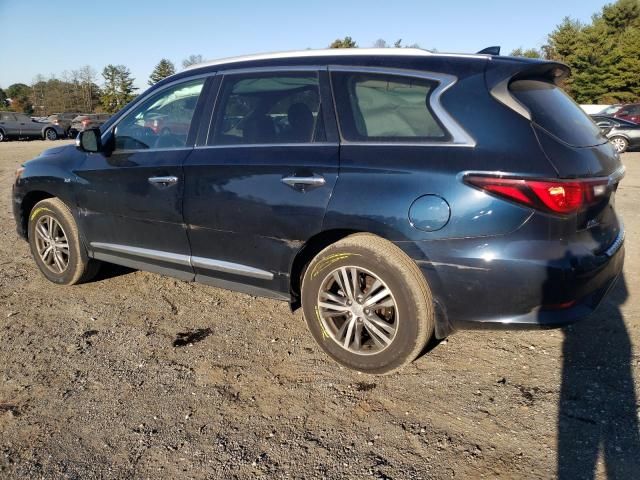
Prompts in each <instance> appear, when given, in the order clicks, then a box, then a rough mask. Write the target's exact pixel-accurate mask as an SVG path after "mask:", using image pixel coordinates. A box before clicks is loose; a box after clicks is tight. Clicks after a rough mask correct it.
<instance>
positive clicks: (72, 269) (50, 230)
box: [28, 198, 99, 285]
mask: <svg viewBox="0 0 640 480" xmlns="http://www.w3.org/2000/svg"><path fill="white" fill-rule="evenodd" d="M28 234H29V246H30V247H31V254H32V255H33V258H34V260H35V262H36V264H37V265H38V268H39V269H40V271H41V272H42V274H43V275H44V276H45V277H46V278H47V279H48V280H50V281H52V282H54V283H58V284H61V285H74V284H76V283H82V282H86V281H88V280H90V279H91V278H93V277H94V276H95V274H96V273H97V272H98V268H99V262H97V261H95V260H92V259H90V258H89V256H88V255H87V252H86V250H85V249H84V247H83V246H82V243H81V241H80V236H79V234H78V227H77V226H76V222H75V220H74V218H73V215H72V214H71V211H70V210H69V207H67V206H66V205H65V204H64V202H62V201H61V200H59V199H57V198H48V199H46V200H42V201H41V202H38V203H37V204H36V205H35V206H34V207H33V210H31V213H30V214H29V233H28Z"/></svg>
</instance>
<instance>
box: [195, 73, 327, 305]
mask: <svg viewBox="0 0 640 480" xmlns="http://www.w3.org/2000/svg"><path fill="white" fill-rule="evenodd" d="M219 78H220V79H221V81H220V83H221V85H220V88H219V92H218V95H217V100H216V108H215V112H213V120H212V126H211V128H210V129H209V132H208V138H206V137H203V138H202V139H200V138H199V139H198V146H197V147H196V149H195V150H194V153H193V154H192V155H191V156H190V157H189V158H188V159H187V160H186V161H185V176H186V179H185V199H184V215H185V222H186V223H187V224H188V226H189V238H190V241H191V249H192V255H193V258H192V263H193V266H194V270H195V273H196V280H198V281H202V282H205V283H210V284H213V285H218V286H223V287H225V286H226V287H231V288H233V289H235V290H240V291H246V292H250V293H251V292H253V293H259V294H262V295H266V296H275V297H277V298H284V299H288V298H289V295H288V294H289V271H290V268H291V262H292V260H293V258H294V255H295V254H296V253H297V252H298V250H299V249H300V247H301V246H302V245H303V243H304V242H305V241H307V240H308V239H309V238H310V237H312V236H313V235H314V234H316V233H318V232H320V231H321V228H322V221H323V217H324V212H325V210H326V207H327V204H328V202H329V198H330V196H331V192H332V191H333V187H334V185H335V183H336V180H337V176H338V162H339V146H338V138H337V128H336V126H335V119H334V115H333V111H332V107H331V105H332V102H331V100H330V99H331V93H330V90H329V86H328V75H327V72H326V69H325V70H319V69H318V68H317V67H316V68H311V69H307V68H305V69H301V70H296V69H292V70H291V71H288V70H277V71H271V72H266V71H264V70H262V71H259V72H258V71H257V72H254V73H247V71H238V72H225V73H224V75H219ZM205 133H206V132H205Z"/></svg>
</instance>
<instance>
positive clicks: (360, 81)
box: [332, 72, 450, 142]
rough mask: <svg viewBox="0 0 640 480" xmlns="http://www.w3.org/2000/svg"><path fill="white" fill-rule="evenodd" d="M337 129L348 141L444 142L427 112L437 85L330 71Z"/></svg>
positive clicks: (437, 124) (444, 134) (442, 133)
mask: <svg viewBox="0 0 640 480" xmlns="http://www.w3.org/2000/svg"><path fill="white" fill-rule="evenodd" d="M332 83H333V88H334V93H335V97H336V103H337V110H338V117H339V120H340V130H341V133H342V136H343V138H344V139H345V140H348V141H390V142H393V141H396V142H402V141H425V142H430V141H446V140H448V139H449V138H450V137H449V134H448V133H447V132H446V130H445V129H444V128H443V127H442V125H441V124H440V122H439V121H438V119H437V118H436V116H435V115H434V113H433V112H432V111H431V107H430V104H429V99H430V96H431V94H432V93H433V90H434V89H435V88H436V87H437V86H438V83H437V82H433V81H429V80H426V79H421V78H414V77H404V76H400V75H386V74H370V73H359V72H334V73H333V74H332Z"/></svg>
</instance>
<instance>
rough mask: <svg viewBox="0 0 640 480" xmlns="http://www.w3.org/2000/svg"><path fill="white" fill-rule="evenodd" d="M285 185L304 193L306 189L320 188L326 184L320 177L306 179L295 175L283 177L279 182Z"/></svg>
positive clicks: (312, 176) (315, 175)
mask: <svg viewBox="0 0 640 480" xmlns="http://www.w3.org/2000/svg"><path fill="white" fill-rule="evenodd" d="M280 181H281V182H282V183H284V184H285V185H289V186H290V187H292V188H295V189H296V190H302V191H305V190H306V189H307V188H308V187H321V186H323V185H324V184H325V183H327V182H326V180H325V179H324V177H323V176H322V175H317V174H314V175H311V176H307V177H296V176H295V175H292V176H289V177H284V178H282V179H281V180H280Z"/></svg>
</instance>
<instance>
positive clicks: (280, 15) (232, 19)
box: [0, 0, 610, 91]
mask: <svg viewBox="0 0 640 480" xmlns="http://www.w3.org/2000/svg"><path fill="white" fill-rule="evenodd" d="M606 3H610V2H607V1H604V0H536V1H535V2H526V3H525V2H522V1H518V0H484V1H479V0H450V1H444V2H443V1H442V0H439V1H432V0H415V1H405V0H386V1H377V0H368V1H361V0H323V1H313V0H297V1H293V0H263V1H249V0H235V1H226V2H218V1H215V0H209V1H207V0H107V1H103V2H71V3H68V4H66V5H65V4H63V3H56V2H53V3H52V2H51V1H50V0H47V1H41V0H0V45H1V46H2V54H0V88H6V87H8V86H9V85H11V84H13V83H16V82H22V83H27V84H30V83H32V81H33V79H34V77H35V76H36V75H37V74H43V75H44V76H45V77H49V76H50V75H55V76H56V77H58V78H59V77H61V76H62V74H63V72H64V71H65V70H66V71H71V70H75V69H78V68H80V67H81V66H83V65H91V66H92V67H93V68H94V69H95V70H96V71H97V72H98V77H99V82H98V83H102V77H101V76H100V75H99V73H100V72H101V71H102V69H103V68H104V66H105V65H107V64H109V63H113V64H122V65H126V66H127V67H128V68H129V69H130V70H131V72H132V74H133V76H134V77H135V79H136V81H135V84H136V86H137V87H139V88H140V89H141V91H142V90H144V89H145V88H146V87H147V80H148V78H149V74H150V73H151V71H152V70H153V67H154V66H155V65H156V64H157V63H158V61H160V59H161V58H163V57H166V58H168V59H170V60H171V61H173V62H174V63H175V65H176V67H177V68H178V70H179V69H181V68H182V65H181V64H182V60H183V59H184V58H186V57H187V56H189V55H190V54H201V55H202V56H203V57H204V58H205V59H215V58H222V57H229V56H235V55H243V54H250V53H260V52H271V51H280V50H299V49H306V48H325V47H327V46H328V45H329V43H331V42H332V41H333V40H334V39H336V38H342V37H344V36H346V35H349V36H351V37H352V38H353V39H354V40H355V41H356V42H357V43H358V46H361V47H368V46H372V45H373V43H374V42H375V41H376V40H377V39H379V38H383V39H385V40H386V41H387V42H388V43H393V42H394V41H396V40H397V39H399V38H401V39H402V41H403V44H413V43H417V44H419V45H420V46H421V47H423V48H427V49H431V48H436V49H437V50H438V51H440V52H466V53H469V52H476V51H478V50H480V49H482V48H484V47H487V46H490V45H501V46H502V52H503V53H509V52H510V51H511V50H513V49H514V48H517V47H525V48H529V47H540V46H541V45H542V44H543V43H544V42H545V39H546V35H547V34H548V33H550V32H551V31H552V30H553V28H554V27H555V26H556V25H557V24H558V23H560V22H561V21H562V18H563V17H565V16H571V17H573V18H577V19H579V20H582V21H585V22H587V21H589V20H590V18H591V15H592V14H594V13H596V12H599V11H600V10H601V8H602V6H603V5H605V4H606Z"/></svg>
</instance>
